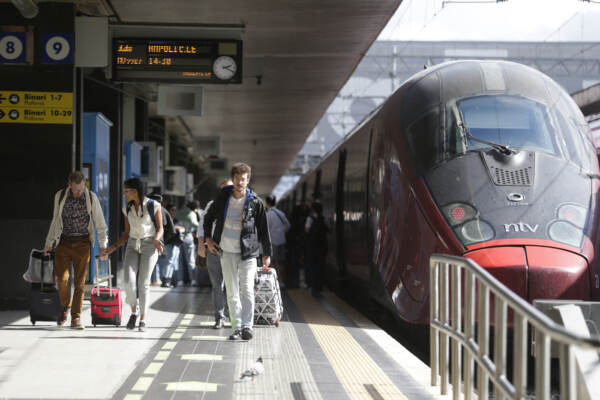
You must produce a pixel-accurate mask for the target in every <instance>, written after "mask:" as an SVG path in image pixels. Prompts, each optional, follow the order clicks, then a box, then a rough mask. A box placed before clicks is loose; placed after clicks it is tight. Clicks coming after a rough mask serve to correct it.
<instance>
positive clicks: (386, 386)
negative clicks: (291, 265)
mask: <svg viewBox="0 0 600 400" xmlns="http://www.w3.org/2000/svg"><path fill="white" fill-rule="evenodd" d="M288 295H289V296H290V297H291V298H292V300H293V301H294V303H295V304H296V307H297V308H298V309H299V310H300V312H301V313H302V315H303V316H304V319H305V320H306V322H307V323H308V325H309V327H310V329H311V330H312V332H313V334H314V335H315V338H316V340H317V342H318V343H319V345H320V346H321V349H322V350H323V352H324V353H325V356H326V357H327V359H328V360H329V362H330V364H331V366H332V368H333V370H334V372H335V374H336V375H337V377H338V379H339V380H340V383H341V384H342V386H343V387H344V390H345V391H346V393H348V396H349V397H350V398H351V399H372V397H371V396H370V395H369V393H368V392H367V390H366V388H365V386H364V385H366V384H370V385H373V386H374V387H375V389H376V390H377V392H379V394H380V395H381V396H382V397H383V398H384V399H393V400H397V399H406V397H405V396H404V395H403V394H402V392H401V391H400V390H399V389H398V388H397V387H396V385H394V383H393V382H392V381H391V380H390V378H389V377H388V376H387V374H386V373H385V372H383V370H382V369H381V368H380V367H379V365H377V363H376V362H375V361H373V359H372V358H371V357H370V356H369V355H368V354H367V352H366V351H365V350H364V349H363V348H362V346H361V345H360V344H358V343H357V342H356V340H354V338H353V337H352V335H351V334H350V332H348V330H347V329H346V328H344V327H343V326H341V325H340V324H339V322H338V321H337V320H336V319H335V318H333V317H332V316H331V314H329V313H328V312H327V311H326V310H325V309H324V308H323V307H322V306H321V305H320V304H319V303H318V302H317V301H316V300H315V299H314V298H313V297H312V296H310V295H309V294H308V292H307V291H305V290H288Z"/></svg>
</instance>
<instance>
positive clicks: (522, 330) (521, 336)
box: [513, 309, 527, 399]
mask: <svg viewBox="0 0 600 400" xmlns="http://www.w3.org/2000/svg"><path fill="white" fill-rule="evenodd" d="M513 313H514V316H515V318H514V324H513V337H514V343H513V346H514V347H513V381H514V387H515V398H516V399H524V398H525V395H526V394H527V392H526V391H527V319H526V318H525V317H524V316H523V315H521V313H520V312H518V311H517V310H514V309H513Z"/></svg>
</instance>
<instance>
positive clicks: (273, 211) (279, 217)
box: [266, 195, 291, 289]
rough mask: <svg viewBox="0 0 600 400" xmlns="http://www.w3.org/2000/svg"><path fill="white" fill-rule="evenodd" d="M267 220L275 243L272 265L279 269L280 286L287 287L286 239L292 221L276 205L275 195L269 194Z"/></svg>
mask: <svg viewBox="0 0 600 400" xmlns="http://www.w3.org/2000/svg"><path fill="white" fill-rule="evenodd" d="M266 203H267V222H268V224H269V233H270V234H271V244H272V245H273V257H271V266H272V267H273V268H275V270H276V271H277V275H278V276H279V282H280V283H279V286H281V288H282V289H283V288H285V285H284V284H283V282H284V281H285V279H286V276H285V255H286V240H285V235H286V233H287V231H289V230H290V227H291V225H290V222H289V221H288V219H287V217H286V216H285V214H284V213H283V211H281V210H280V209H278V208H277V207H275V203H276V198H275V196H273V195H271V196H267V199H266Z"/></svg>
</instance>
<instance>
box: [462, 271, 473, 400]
mask: <svg viewBox="0 0 600 400" xmlns="http://www.w3.org/2000/svg"><path fill="white" fill-rule="evenodd" d="M474 302H475V277H474V276H473V273H472V272H471V271H470V270H468V269H466V270H465V305H464V307H465V340H466V342H467V344H469V343H470V342H471V341H472V340H473V330H474V327H475V315H474V313H473V308H474ZM463 353H464V357H465V373H464V382H465V384H464V389H463V391H464V394H465V400H471V399H472V397H473V356H472V355H471V351H470V350H469V349H465V350H464V352H463Z"/></svg>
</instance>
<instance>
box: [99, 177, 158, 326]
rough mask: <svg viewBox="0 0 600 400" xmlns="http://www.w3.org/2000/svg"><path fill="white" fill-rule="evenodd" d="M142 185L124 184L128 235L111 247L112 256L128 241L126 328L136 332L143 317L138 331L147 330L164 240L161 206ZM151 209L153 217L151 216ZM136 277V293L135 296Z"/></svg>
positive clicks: (108, 252)
mask: <svg viewBox="0 0 600 400" xmlns="http://www.w3.org/2000/svg"><path fill="white" fill-rule="evenodd" d="M143 193H144V189H143V185H142V182H141V181H140V180H139V179H137V178H132V179H128V180H126V181H125V198H126V199H127V206H126V207H124V208H123V214H124V215H125V232H123V235H121V237H120V238H119V240H118V241H117V242H116V243H115V244H113V245H112V246H110V247H108V248H107V250H106V254H110V253H112V252H113V251H115V250H116V249H117V248H119V247H120V246H122V245H123V244H124V243H125V242H127V249H126V250H125V261H124V267H125V293H126V301H127V304H129V305H130V306H131V316H130V317H129V322H127V329H134V328H135V322H136V320H137V317H138V311H139V314H140V323H139V330H140V331H142V332H143V331H145V330H146V314H147V312H148V305H149V303H150V275H151V274H152V270H153V269H154V266H155V265H156V261H157V260H158V255H159V254H160V253H162V251H163V244H162V242H161V240H160V239H161V238H162V235H163V222H162V212H161V208H160V203H158V202H155V201H154V200H151V199H149V198H147V197H145V196H144V194H143ZM150 210H152V211H154V215H153V216H152V215H150ZM136 276H137V293H138V294H139V307H138V298H137V295H136Z"/></svg>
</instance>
